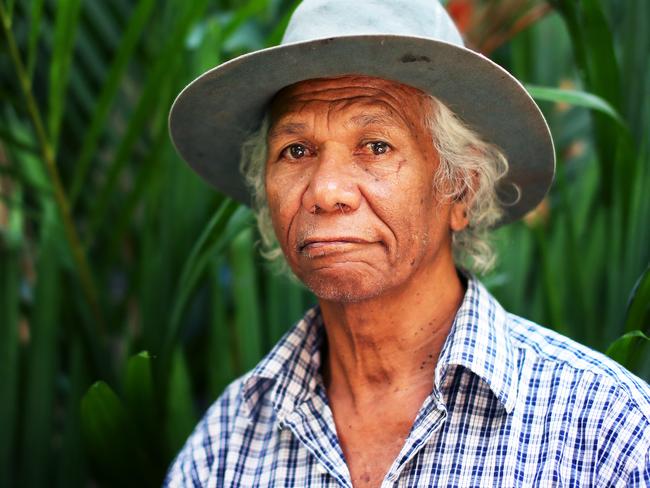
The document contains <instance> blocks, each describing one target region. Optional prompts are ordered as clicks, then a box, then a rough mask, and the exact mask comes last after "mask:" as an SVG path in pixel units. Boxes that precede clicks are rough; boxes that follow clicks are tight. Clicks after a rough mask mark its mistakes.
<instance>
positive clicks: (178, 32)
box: [89, 0, 207, 236]
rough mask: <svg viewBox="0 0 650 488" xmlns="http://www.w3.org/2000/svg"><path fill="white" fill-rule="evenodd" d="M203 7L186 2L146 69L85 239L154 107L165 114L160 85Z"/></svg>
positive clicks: (203, 4) (99, 219)
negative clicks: (186, 6)
mask: <svg viewBox="0 0 650 488" xmlns="http://www.w3.org/2000/svg"><path fill="white" fill-rule="evenodd" d="M206 4H207V0H200V1H194V2H189V3H188V5H190V7H188V9H187V11H186V12H185V14H184V15H181V16H180V18H179V19H178V21H177V22H175V23H174V29H173V30H172V32H170V33H169V35H168V36H167V37H166V39H165V42H164V44H163V45H162V47H161V48H160V49H159V51H158V53H157V57H156V59H155V62H154V63H152V65H151V67H150V70H149V74H148V77H147V81H146V83H145V85H144V86H143V87H142V94H141V97H140V99H139V101H138V104H137V106H136V107H135V109H134V111H133V113H132V114H131V116H130V117H129V124H128V126H127V128H126V132H125V134H124V137H122V139H121V140H120V143H119V145H118V147H117V150H116V153H115V157H114V158H113V161H112V162H111V164H110V166H109V168H108V171H107V175H106V181H105V182H104V184H103V185H102V187H101V189H100V190H99V193H98V195H97V197H96V198H94V202H93V208H92V210H91V213H90V229H89V235H91V236H94V235H96V234H97V232H98V229H99V228H100V226H101V224H103V223H104V218H105V217H106V212H107V211H108V207H109V204H110V203H111V202H113V201H114V195H115V187H116V185H117V183H118V177H119V175H120V173H121V171H122V170H123V168H124V165H125V164H126V163H127V161H128V158H129V156H130V155H131V151H132V150H133V147H134V146H135V144H136V143H137V142H138V140H139V139H140V137H142V134H143V133H144V132H145V129H146V126H147V123H149V121H150V120H151V118H152V114H153V113H155V112H156V108H157V107H158V108H159V109H160V108H162V109H163V110H165V112H166V111H167V110H168V108H167V107H168V106H169V104H168V102H169V101H168V100H161V99H160V98H159V93H160V92H161V85H166V84H168V83H171V81H173V75H174V74H175V73H176V70H177V69H178V67H179V65H180V61H181V59H182V57H183V55H182V50H183V47H184V44H183V40H184V39H185V37H186V36H187V34H188V32H189V31H190V28H191V27H192V24H193V23H194V22H195V21H196V19H198V18H199V17H200V16H201V15H202V14H203V11H204V10H205V7H206ZM162 91H163V92H164V91H165V89H164V88H162ZM163 107H164V108H163Z"/></svg>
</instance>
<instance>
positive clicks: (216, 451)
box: [163, 380, 240, 488]
mask: <svg viewBox="0 0 650 488" xmlns="http://www.w3.org/2000/svg"><path fill="white" fill-rule="evenodd" d="M239 386H240V382H239V380H238V381H236V382H235V383H233V384H231V385H230V386H228V387H227V388H226V390H225V391H224V392H223V394H222V395H221V396H220V397H219V398H218V399H217V401H216V402H215V403H214V404H213V405H212V406H211V407H210V408H209V409H208V411H207V412H206V414H205V415H204V416H203V419H201V421H200V422H199V424H198V425H197V426H196V428H195V429H194V432H192V434H191V435H190V437H189V438H188V439H187V441H186V442H185V445H184V446H183V448H182V449H181V451H180V452H179V453H178V455H177V456H176V459H174V461H173V462H172V464H171V467H170V468H169V471H168V472H167V476H166V477H165V481H164V482H163V487H164V488H181V487H183V488H186V487H197V488H198V487H204V486H206V485H207V483H208V479H209V478H211V477H212V476H214V477H216V479H217V486H221V485H220V483H219V480H221V483H223V473H222V471H223V467H224V466H225V458H226V454H227V450H228V441H229V438H230V432H231V431H232V421H233V420H234V415H235V414H234V411H235V410H236V409H237V405H238V403H239V402H238V395H239V391H240V388H239Z"/></svg>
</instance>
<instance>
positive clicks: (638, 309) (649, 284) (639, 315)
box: [625, 266, 650, 335]
mask: <svg viewBox="0 0 650 488" xmlns="http://www.w3.org/2000/svg"><path fill="white" fill-rule="evenodd" d="M625 330H626V331H627V332H632V331H635V330H638V331H643V332H644V333H645V334H648V335H650V266H648V267H647V268H646V270H645V271H644V272H643V274H642V275H641V276H640V277H639V279H638V280H637V282H636V284H635V285H634V288H633V289H632V293H630V298H629V300H628V305H627V313H626V318H625Z"/></svg>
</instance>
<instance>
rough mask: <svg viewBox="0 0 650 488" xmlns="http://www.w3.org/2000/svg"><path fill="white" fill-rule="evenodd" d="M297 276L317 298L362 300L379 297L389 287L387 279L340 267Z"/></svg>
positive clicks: (346, 301)
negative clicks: (344, 269) (343, 269)
mask: <svg viewBox="0 0 650 488" xmlns="http://www.w3.org/2000/svg"><path fill="white" fill-rule="evenodd" d="M297 276H298V278H299V279H300V281H302V282H303V283H304V284H305V286H306V287H307V288H309V289H310V290H311V291H312V293H314V295H316V297H317V298H319V299H321V300H327V301H332V302H341V303H355V302H362V301H364V300H370V299H372V298H376V297H378V296H379V295H381V294H382V293H383V292H385V291H386V290H387V289H388V288H389V286H388V283H387V282H386V280H379V279H377V277H375V276H368V274H367V273H359V272H354V271H342V270H340V269H325V270H317V271H312V272H310V273H308V274H302V273H301V274H297Z"/></svg>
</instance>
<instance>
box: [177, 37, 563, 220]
mask: <svg viewBox="0 0 650 488" xmlns="http://www.w3.org/2000/svg"><path fill="white" fill-rule="evenodd" d="M349 74H361V75H367V76H373V77H377V78H384V79H387V80H392V81H397V82H400V83H404V84H406V85H411V86H413V87H415V88H419V89H420V90H422V91H424V92H425V93H430V94H432V95H434V96H435V97H437V98H438V99H439V100H441V101H442V102H444V103H445V104H446V105H447V106H448V107H449V108H450V109H451V110H452V111H453V112H454V113H456V114H457V115H458V116H460V117H461V118H462V119H463V120H464V121H465V123H466V124H468V125H469V126H470V127H471V128H473V129H474V130H475V131H476V132H478V133H479V134H481V135H482V136H483V138H484V139H485V140H487V141H489V142H492V143H493V144H496V145H497V146H498V147H499V148H500V149H501V150H502V151H503V152H504V154H505V155H506V157H507V158H508V162H509V171H508V174H507V175H506V177H505V178H504V179H503V181H502V182H501V184H500V185H499V188H498V194H499V196H500V198H501V200H502V201H503V202H506V204H505V205H504V211H505V213H504V217H503V218H502V219H501V221H500V222H499V225H502V224H504V223H507V222H511V221H513V220H516V219H518V218H520V217H521V216H523V215H524V214H525V213H526V212H528V211H529V210H531V209H533V208H534V207H535V206H537V204H538V203H539V202H540V201H541V200H542V198H543V197H544V195H545V194H546V192H547V191H548V188H549V186H550V185H551V182H552V180H553V175H554V172H555V151H554V147H553V141H552V138H551V134H550V131H549V128H548V125H547V124H546V121H545V120H544V117H543V115H542V114H541V112H540V110H539V107H537V105H536V104H535V102H534V101H533V100H532V98H531V97H530V95H529V94H528V92H527V91H526V90H525V89H524V87H523V86H522V85H521V84H520V83H519V82H518V81H517V80H516V79H515V78H514V77H513V76H512V75H510V74H509V73H508V72H507V71H506V70H504V69H503V68H501V67H500V66H499V65H497V64H495V63H494V62H492V61H490V60H489V59H488V58H486V57H485V56H482V55H480V54H478V53H476V52H474V51H471V50H469V49H466V48H463V47H459V46H456V45H453V44H449V43H446V42H441V41H435V40H432V39H427V38H419V37H409V36H396V35H358V36H345V37H335V38H328V39H318V40H313V41H307V42H299V43H294V44H287V45H281V46H277V47H272V48H268V49H263V50H261V51H256V52H253V53H250V54H245V55H243V56H240V57H238V58H235V59H233V60H231V61H228V62H226V63H224V64H222V65H220V66H217V67H216V68H213V69H211V70H209V71H207V72H206V73H204V74H203V75H201V76H199V77H198V78H197V79H195V80H194V81H193V82H191V83H190V84H189V85H188V86H187V87H185V89H184V90H183V91H182V92H181V93H180V94H179V95H178V97H177V98H176V100H175V101H174V104H173V106H172V108H171V111H170V114H169V130H170V134H171V139H172V141H173V143H174V145H175V147H176V150H177V151H178V153H179V154H180V155H181V156H182V157H183V159H184V160H185V161H187V163H189V165H190V166H191V167H192V168H193V169H194V171H196V172H197V173H198V174H199V175H200V176H201V177H203V178H204V179H205V180H206V181H207V182H209V183H210V184H211V185H213V186H214V187H215V188H217V189H218V190H220V191H221V192H223V193H225V194H226V195H228V196H230V197H232V198H234V199H235V200H238V201H240V202H242V203H244V204H246V205H250V202H251V198H250V195H249V193H248V190H247V188H246V186H245V184H244V181H243V178H242V176H241V175H240V173H239V159H240V150H241V145H242V143H243V141H244V140H245V139H246V137H248V135H249V134H250V132H251V131H253V130H255V129H256V128H257V127H258V126H259V123H260V121H261V119H262V117H263V115H264V112H265V110H266V108H267V106H268V104H269V102H270V101H271V99H272V98H273V96H274V95H275V94H276V93H277V92H278V91H279V90H281V89H282V88H284V87H286V86H288V85H292V84H294V83H297V82H299V81H304V80H309V79H314V78H328V77H336V76H343V75H349Z"/></svg>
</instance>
